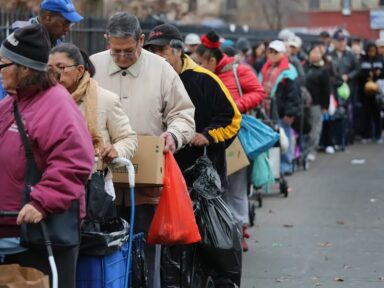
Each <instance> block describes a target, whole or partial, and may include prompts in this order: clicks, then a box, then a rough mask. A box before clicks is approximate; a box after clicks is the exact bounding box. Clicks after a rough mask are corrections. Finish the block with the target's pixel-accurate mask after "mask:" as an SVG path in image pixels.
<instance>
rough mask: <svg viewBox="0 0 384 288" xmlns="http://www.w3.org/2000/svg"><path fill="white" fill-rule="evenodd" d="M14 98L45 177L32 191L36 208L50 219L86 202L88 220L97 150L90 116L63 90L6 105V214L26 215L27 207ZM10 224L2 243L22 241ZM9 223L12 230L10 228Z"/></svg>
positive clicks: (2, 111)
mask: <svg viewBox="0 0 384 288" xmlns="http://www.w3.org/2000/svg"><path fill="white" fill-rule="evenodd" d="M14 99H16V101H17V103H18V107H19V111H20V114H21V118H22V120H23V121H24V125H25V128H26V130H27V132H28V135H29V139H30V143H31V147H32V151H33V154H34V158H35V161H36V164H37V166H38V168H39V170H40V171H41V172H42V173H43V175H42V178H41V180H40V181H39V182H38V183H37V184H36V185H35V186H34V187H33V188H32V192H31V194H30V196H31V200H30V204H32V205H33V206H34V207H35V208H36V209H37V210H39V211H40V212H41V213H42V214H43V215H44V216H46V215H47V214H50V213H60V212H63V211H65V210H66V209H68V208H69V206H70V204H71V201H72V200H74V199H80V205H81V216H84V214H85V191H84V185H85V183H86V182H87V180H88V179H89V176H90V173H91V170H92V166H93V162H94V150H93V145H92V141H91V139H90V136H89V133H88V130H87V127H86V124H85V121H84V117H83V116H82V114H81V112H80V110H79V108H78V107H77V106H76V104H75V102H74V101H73V99H72V98H71V96H70V95H69V93H68V92H67V90H66V89H65V88H64V87H63V86H61V85H56V86H54V87H52V88H49V89H48V90H47V91H44V92H40V93H37V94H36V93H31V92H28V93H23V94H21V95H20V94H19V95H18V97H16V96H12V97H10V96H8V97H7V98H6V99H4V100H2V101H1V102H0V163H1V165H0V183H1V189H0V199H1V201H0V210H2V211H15V210H20V208H21V204H22V195H23V187H24V175H25V165H26V157H25V151H24V146H23V144H22V142H21V138H20V135H19V132H18V129H17V125H16V123H15V118H14V115H13V112H12V111H13V109H12V108H13V105H12V103H13V101H14ZM6 220H7V219H1V218H0V238H1V237H4V236H17V234H16V233H17V232H18V229H17V226H16V224H15V222H14V220H13V221H12V222H9V221H6ZM8 220H9V219H8ZM2 224H3V225H2ZM4 224H7V225H11V226H8V227H7V228H4ZM15 234H16V235H15Z"/></svg>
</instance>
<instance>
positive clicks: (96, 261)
mask: <svg viewBox="0 0 384 288" xmlns="http://www.w3.org/2000/svg"><path fill="white" fill-rule="evenodd" d="M113 164H115V165H121V166H126V168H127V171H128V178H129V188H130V196H131V204H132V205H131V215H130V223H129V224H130V225H129V232H128V240H127V242H126V243H125V244H123V245H122V246H121V247H120V249H118V250H117V251H115V252H114V253H112V254H109V255H102V256H96V255H95V256H90V255H80V257H79V260H78V263H77V276H76V284H77V288H120V287H124V288H126V287H131V285H132V277H131V276H132V255H133V252H135V251H133V247H135V249H144V248H143V245H142V243H143V239H144V234H143V233H139V234H135V235H134V233H133V229H134V225H135V223H134V221H135V205H134V203H135V191H134V190H135V170H134V167H133V165H132V163H131V161H129V160H128V159H125V158H122V157H118V158H116V159H114V160H113ZM134 244H135V245H134Z"/></svg>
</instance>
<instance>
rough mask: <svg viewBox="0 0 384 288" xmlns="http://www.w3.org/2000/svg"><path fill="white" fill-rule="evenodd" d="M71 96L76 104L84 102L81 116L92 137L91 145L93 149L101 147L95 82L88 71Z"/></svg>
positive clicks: (101, 140) (101, 139)
mask: <svg viewBox="0 0 384 288" xmlns="http://www.w3.org/2000/svg"><path fill="white" fill-rule="evenodd" d="M72 98H73V100H75V102H76V104H77V105H78V106H80V105H81V103H83V102H84V111H83V116H84V118H85V121H86V123H87V127H88V131H89V133H90V134H91V137H92V142H93V147H94V148H95V150H98V149H100V148H102V146H103V144H104V143H103V138H102V137H101V134H100V131H99V129H98V128H99V127H98V125H97V83H96V81H95V80H93V79H91V76H90V75H89V73H88V71H85V72H84V75H83V77H82V78H81V79H80V81H79V84H78V85H77V88H76V90H75V91H74V92H73V93H72Z"/></svg>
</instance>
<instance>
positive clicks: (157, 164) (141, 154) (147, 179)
mask: <svg viewBox="0 0 384 288" xmlns="http://www.w3.org/2000/svg"><path fill="white" fill-rule="evenodd" d="M137 138H138V148H137V150H136V153H135V155H134V156H133V158H132V159H131V161H132V164H133V166H134V167H135V173H136V175H135V177H136V179H135V182H136V183H135V184H138V185H139V186H140V185H150V186H161V185H162V184H163V176H164V154H163V151H164V138H162V137H157V136H138V137H137ZM112 173H113V182H114V183H128V182H129V181H128V172H127V169H126V168H125V167H118V168H114V169H113V170H112Z"/></svg>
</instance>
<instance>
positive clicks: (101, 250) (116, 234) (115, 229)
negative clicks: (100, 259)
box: [80, 218, 129, 256]
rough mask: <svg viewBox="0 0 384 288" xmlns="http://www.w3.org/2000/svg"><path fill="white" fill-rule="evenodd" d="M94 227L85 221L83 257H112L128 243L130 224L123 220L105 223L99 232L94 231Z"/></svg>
mask: <svg viewBox="0 0 384 288" xmlns="http://www.w3.org/2000/svg"><path fill="white" fill-rule="evenodd" d="M87 227H90V229H87ZM93 227H94V223H93V222H91V221H88V220H84V222H83V224H82V230H83V231H82V233H81V244H80V254H81V255H89V256H103V255H110V254H112V253H113V252H115V251H117V250H118V249H120V247H121V246H122V245H123V244H124V243H125V242H127V241H128V230H129V224H128V222H126V221H125V220H124V219H122V218H113V219H109V220H107V221H105V222H103V223H102V224H101V225H99V228H100V229H99V231H93V230H92V228H93Z"/></svg>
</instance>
